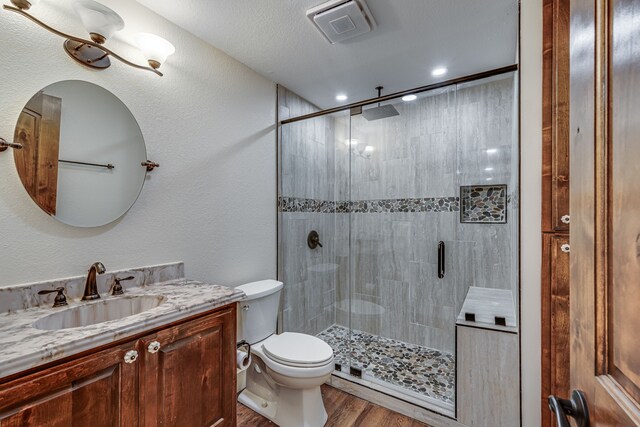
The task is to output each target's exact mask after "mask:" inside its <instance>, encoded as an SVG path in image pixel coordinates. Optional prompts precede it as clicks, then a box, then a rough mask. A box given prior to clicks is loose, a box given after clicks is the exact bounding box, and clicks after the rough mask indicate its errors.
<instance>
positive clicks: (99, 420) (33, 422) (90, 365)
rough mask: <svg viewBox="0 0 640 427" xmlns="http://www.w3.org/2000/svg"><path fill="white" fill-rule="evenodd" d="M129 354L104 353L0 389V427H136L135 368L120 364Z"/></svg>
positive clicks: (127, 347) (122, 350) (124, 350)
mask: <svg viewBox="0 0 640 427" xmlns="http://www.w3.org/2000/svg"><path fill="white" fill-rule="evenodd" d="M131 350H133V344H129V345H125V346H120V347H116V348H112V349H109V350H104V351H102V352H99V353H97V354H92V355H90V356H87V357H84V358H81V359H78V360H74V361H72V362H68V363H65V364H62V365H58V366H55V367H53V368H50V369H47V370H45V371H44V372H43V371H39V372H36V373H34V374H31V375H28V376H26V377H22V378H20V379H17V380H15V381H12V382H9V383H7V384H3V385H0V426H2V427H9V426H11V427H18V426H20V427H31V426H33V427H75V426H92V427H115V426H122V427H131V426H136V425H137V418H138V414H137V412H138V394H137V390H138V385H137V378H138V374H137V371H138V362H137V361H134V362H132V363H126V362H125V355H126V354H127V352H128V351H131Z"/></svg>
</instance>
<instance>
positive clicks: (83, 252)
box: [0, 0, 276, 286]
mask: <svg viewBox="0 0 640 427" xmlns="http://www.w3.org/2000/svg"><path fill="white" fill-rule="evenodd" d="M103 2H104V3H105V4H106V5H108V6H110V7H112V8H113V9H114V10H116V11H117V12H118V13H119V14H120V15H121V16H122V17H123V18H124V20H125V22H126V28H125V30H124V31H123V32H122V33H123V35H120V36H117V37H120V38H121V39H115V38H114V40H110V41H108V45H109V46H110V47H111V48H113V49H114V50H116V51H117V52H119V53H122V54H123V55H124V56H126V57H128V58H131V59H133V60H135V61H138V62H143V58H142V57H141V56H140V54H139V53H138V52H137V51H136V50H135V49H133V48H132V47H131V46H130V45H128V44H127V43H125V41H126V40H129V39H130V38H131V35H132V34H135V33H136V32H139V31H149V32H153V33H156V34H159V35H162V36H163V37H165V38H167V39H168V40H170V41H171V42H172V43H173V44H174V45H175V47H176V54H175V55H174V56H172V57H170V58H169V60H168V62H167V63H166V64H165V65H163V66H162V71H163V72H164V73H165V76H164V77H157V76H156V75H154V74H152V73H150V72H145V71H139V70H135V69H133V68H130V67H128V66H125V65H123V64H121V63H119V62H118V61H116V60H113V61H112V66H111V68H110V69H108V70H105V71H93V70H90V69H88V68H85V67H83V66H81V65H79V64H77V63H75V62H74V61H72V60H71V59H70V58H69V57H68V56H67V54H66V53H65V52H64V51H63V49H62V39H60V38H58V37H56V36H54V35H52V34H50V33H48V32H46V31H45V30H43V29H41V28H39V27H37V26H36V25H35V24H33V23H31V22H29V21H28V20H27V19H24V18H23V17H20V16H18V15H16V14H13V13H10V12H5V11H2V12H1V13H0V26H1V27H2V35H1V37H0V76H2V78H1V79H0V95H1V97H0V98H1V99H2V108H0V136H2V137H4V138H6V139H8V140H11V139H12V138H13V130H14V126H15V123H16V120H17V119H18V116H19V114H20V111H21V109H22V107H23V106H24V104H25V103H26V102H27V100H28V99H29V98H30V97H31V96H32V95H33V94H34V93H36V92H37V91H38V90H40V89H42V88H44V87H45V86H47V85H49V84H51V83H53V82H56V81H59V80H70V79H78V80H86V81H90V82H93V83H96V84H98V85H100V86H103V87H105V88H106V89H108V90H109V91H111V92H113V93H114V94H115V95H116V96H117V97H119V98H120V99H121V100H122V101H123V102H124V103H125V105H127V106H128V107H129V109H130V110H131V112H132V113H133V114H134V116H135V117H136V118H137V120H138V122H139V124H140V127H141V129H142V133H143V134H144V136H145V139H146V143H147V152H148V156H149V158H150V159H151V160H154V161H157V162H159V163H160V165H161V166H160V168H159V169H156V171H154V172H153V173H152V174H150V176H149V177H148V179H147V182H146V184H145V187H144V189H143V191H142V194H141V195H140V198H139V199H138V201H137V203H136V204H135V205H134V206H133V208H132V209H131V211H129V213H127V214H126V215H125V216H124V217H123V218H122V219H121V220H119V221H117V222H115V223H113V224H111V225H108V226H104V227H100V228H94V229H79V228H73V227H70V226H67V225H64V224H62V223H59V222H58V221H56V220H55V219H53V218H50V217H49V216H47V215H46V214H45V213H43V212H42V211H41V210H40V209H39V208H38V207H37V206H36V205H35V204H34V203H33V202H32V201H31V199H30V197H29V196H28V195H27V193H26V191H25V190H24V189H23V188H22V185H21V183H20V179H19V178H18V175H17V172H16V170H15V167H14V165H13V155H12V152H11V150H8V151H6V152H4V153H0V286H6V285H10V284H17V283H24V282H31V281H37V280H45V279H52V278H58V277H66V276H73V275H80V274H84V273H85V272H86V269H87V268H88V266H89V265H90V264H91V263H92V262H94V261H97V260H100V261H102V262H103V263H104V264H105V266H106V267H107V268H108V269H110V270H114V269H120V268H126V267H134V266H142V265H149V264H157V263H163V262H169V261H177V260H182V261H184V262H185V263H186V274H187V276H188V277H191V278H195V279H200V280H209V281H216V282H221V283H226V284H230V285H237V284H240V283H243V282H246V281H250V280H256V279H261V278H268V277H275V274H276V271H275V269H276V256H275V253H276V235H275V232H276V222H275V221H276V190H275V183H276V177H275V173H276V168H275V164H276V160H275V152H276V150H275V134H274V120H275V87H274V85H273V84H272V83H271V82H270V81H268V80H267V79H265V78H263V77H261V76H259V75H258V74H256V73H255V72H253V71H252V70H250V69H249V68H247V67H245V66H244V65H242V64H240V63H239V62H238V61H236V60H234V59H232V58H230V57H229V56H227V55H225V54H224V53H222V52H220V51H219V50H216V49H214V48H212V47H211V46H209V45H207V44H206V43H204V42H203V41H201V40H199V39H197V38H195V37H193V36H192V35H190V34H189V33H187V32H185V31H183V30H181V29H179V28H178V27H176V26H174V25H173V24H171V23H169V22H168V21H166V20H164V19H163V18H160V17H159V16H157V15H155V14H153V13H152V12H150V11H149V10H147V9H146V8H144V7H143V6H141V5H139V4H138V3H136V2H133V1H130V0H103ZM32 12H33V14H35V15H37V16H38V17H40V18H42V19H43V20H45V21H46V22H49V23H52V24H54V26H56V27H58V28H59V29H60V30H62V31H66V32H69V33H73V34H77V35H84V33H85V31H84V29H83V28H82V26H81V24H80V23H79V20H78V19H77V18H76V17H75V15H74V14H73V12H72V10H71V1H70V0H63V1H53V0H44V1H43V2H41V3H40V4H39V5H38V6H37V7H36V8H34V9H33V10H32Z"/></svg>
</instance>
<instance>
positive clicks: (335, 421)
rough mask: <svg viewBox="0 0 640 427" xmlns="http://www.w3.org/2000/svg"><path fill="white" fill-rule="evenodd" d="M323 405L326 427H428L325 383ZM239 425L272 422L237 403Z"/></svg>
mask: <svg viewBox="0 0 640 427" xmlns="http://www.w3.org/2000/svg"><path fill="white" fill-rule="evenodd" d="M322 398H323V400H324V406H325V408H326V409H327V413H328V414H329V420H327V423H326V424H325V427H351V426H362V427H366V426H377V427H386V426H393V427H428V426H427V425H426V424H423V423H421V422H419V421H416V420H414V419H411V418H409V417H406V416H404V415H400V414H398V413H397V412H393V411H390V410H389V409H386V408H383V407H381V406H378V405H374V404H373V403H370V402H367V401H366V400H363V399H360V398H358V397H355V396H352V395H350V394H348V393H345V392H343V391H340V390H338V389H336V388H333V387H330V386H328V385H323V386H322ZM237 425H238V427H267V426H275V424H274V423H272V422H271V421H269V420H268V419H266V418H264V417H263V416H262V415H259V414H257V413H255V412H253V411H252V410H251V409H249V408H247V407H246V406H243V405H242V404H240V403H238V424H237Z"/></svg>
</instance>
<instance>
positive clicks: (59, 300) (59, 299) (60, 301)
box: [38, 287, 68, 308]
mask: <svg viewBox="0 0 640 427" xmlns="http://www.w3.org/2000/svg"><path fill="white" fill-rule="evenodd" d="M54 292H57V293H58V295H56V297H55V298H54V300H53V308H56V307H62V306H64V305H68V304H67V297H65V296H64V288H63V287H59V288H55V289H48V290H47V289H45V290H42V291H40V292H38V295H47V294H52V293H54Z"/></svg>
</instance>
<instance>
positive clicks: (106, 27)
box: [2, 0, 175, 76]
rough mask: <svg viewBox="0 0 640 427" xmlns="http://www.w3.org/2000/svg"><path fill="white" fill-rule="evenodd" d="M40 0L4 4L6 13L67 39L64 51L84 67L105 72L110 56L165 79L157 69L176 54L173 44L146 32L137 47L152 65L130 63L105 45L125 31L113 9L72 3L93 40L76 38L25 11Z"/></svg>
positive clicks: (83, 1)
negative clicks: (118, 33)
mask: <svg viewBox="0 0 640 427" xmlns="http://www.w3.org/2000/svg"><path fill="white" fill-rule="evenodd" d="M39 1H40V0H11V3H12V4H13V6H10V5H6V4H5V5H3V6H2V7H3V8H4V9H5V10H8V11H10V12H15V13H17V14H19V15H22V16H24V17H25V18H27V19H29V20H31V21H33V22H35V23H36V24H38V25H39V26H41V27H42V28H44V29H45V30H47V31H49V32H52V33H53V34H55V35H57V36H60V37H62V38H64V39H66V40H65V42H64V49H65V51H66V52H67V53H68V54H69V56H70V57H71V58H73V59H75V60H76V61H78V62H80V63H81V64H83V65H86V66H88V67H91V68H95V69H98V70H102V69H105V68H108V67H109V66H110V65H111V60H110V57H113V58H116V59H117V60H119V61H120V62H123V63H124V64H127V65H129V66H130V67H133V68H138V69H140V70H147V71H151V72H153V73H156V74H157V75H159V76H162V73H161V72H160V71H158V68H159V67H160V65H162V63H163V62H164V61H165V60H166V59H167V57H168V56H169V55H171V54H173V53H174V52H175V48H174V47H173V45H172V44H171V43H169V42H168V41H166V40H164V39H163V38H161V37H158V36H154V35H153V34H148V33H143V34H142V35H141V36H142V37H140V38H138V37H136V43H137V44H138V48H140V50H141V51H142V53H143V54H144V56H145V57H146V58H147V61H148V62H149V66H145V65H139V64H136V63H134V62H131V61H129V60H127V59H125V58H123V57H122V56H120V55H118V54H117V53H115V52H113V51H112V50H110V49H108V48H107V47H105V46H104V44H105V42H106V41H107V40H108V39H109V38H110V37H111V36H112V35H113V34H114V33H115V32H116V31H120V30H122V29H123V28H124V21H123V20H122V18H121V17H120V15H118V14H117V13H116V12H114V11H113V10H111V9H109V8H108V7H106V6H105V5H103V4H101V3H98V2H96V1H94V0H80V1H77V2H75V3H74V4H73V9H74V11H75V12H76V14H77V15H78V17H79V18H80V21H82V25H83V26H84V28H85V29H86V30H87V32H88V33H89V36H90V38H91V40H88V39H83V38H80V37H75V36H72V35H69V34H66V33H63V32H62V31H58V30H56V29H55V28H53V27H51V26H49V25H47V24H45V23H44V22H42V21H40V20H39V19H38V18H36V17H35V16H33V15H31V14H30V13H28V12H26V11H27V10H29V9H31V8H32V7H33V6H35V5H36V4H38V2H39Z"/></svg>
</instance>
